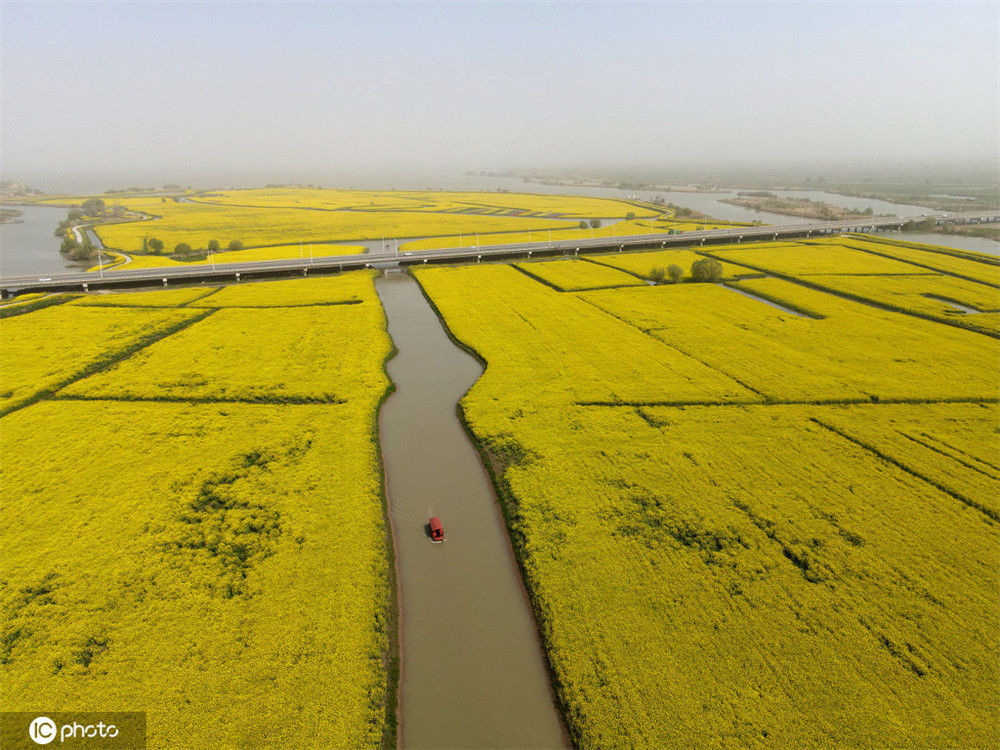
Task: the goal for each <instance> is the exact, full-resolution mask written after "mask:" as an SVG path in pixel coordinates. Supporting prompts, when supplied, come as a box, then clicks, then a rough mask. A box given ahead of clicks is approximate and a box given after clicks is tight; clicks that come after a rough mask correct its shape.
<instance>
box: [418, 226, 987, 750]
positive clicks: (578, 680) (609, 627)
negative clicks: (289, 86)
mask: <svg viewBox="0 0 1000 750" xmlns="http://www.w3.org/2000/svg"><path fill="white" fill-rule="evenodd" d="M866 242H871V243H872V244H873V245H879V243H876V242H874V241H871V240H869V241H866ZM852 244H853V241H852ZM817 248H818V249H817ZM852 249H854V248H850V247H849V246H847V245H846V241H845V240H835V239H832V238H831V239H829V240H822V241H820V242H819V243H818V244H813V243H810V244H808V245H807V244H801V243H769V246H768V247H761V246H758V245H753V246H750V245H742V246H740V247H738V248H737V247H736V246H734V247H733V249H732V250H731V251H730V250H727V249H725V248H704V249H703V250H701V251H698V254H697V256H696V257H703V256H702V253H704V254H710V255H711V256H714V257H717V258H720V259H724V260H725V259H729V258H732V260H733V261H734V262H733V264H732V266H733V268H740V269H742V271H743V274H742V276H743V277H742V278H739V276H740V275H741V274H732V275H730V274H727V276H729V278H726V277H724V278H723V280H722V284H708V283H700V284H695V283H680V284H666V285H659V286H648V285H622V286H620V287H617V288H597V287H604V286H607V285H606V284H604V281H605V278H606V277H605V276H604V273H605V271H606V270H607V265H610V264H612V263H615V262H622V260H624V259H627V260H626V261H625V262H627V263H628V264H630V265H631V268H627V269H625V270H628V271H629V272H631V273H635V274H637V275H640V276H642V275H645V273H646V272H647V271H648V269H649V268H652V267H654V266H659V267H663V266H665V265H667V264H668V263H670V262H672V261H671V257H674V258H676V259H677V260H678V261H680V260H681V258H682V257H683V256H681V253H690V254H695V253H694V251H662V252H656V253H632V254H623V255H620V256H619V255H614V256H589V260H590V261H591V263H590V265H592V266H595V270H594V275H593V280H592V283H591V284H589V285H588V284H587V283H586V280H585V279H582V280H581V275H582V274H584V272H585V271H586V267H585V266H584V265H583V263H585V261H565V262H572V263H573V267H572V269H571V270H567V271H566V272H558V271H549V270H548V268H546V267H547V266H552V267H553V268H554V267H555V266H556V265H557V264H558V263H559V262H563V261H559V262H553V263H544V264H543V263H531V264H525V267H526V268H527V269H528V270H532V269H538V268H539V267H542V270H539V271H538V272H537V273H534V275H535V276H537V277H538V278H532V277H530V276H528V275H526V274H525V273H523V272H520V271H518V270H517V269H514V268H511V267H510V266H506V265H499V264H497V265H479V266H465V267H453V268H420V269H419V270H417V271H416V272H415V274H416V277H417V279H418V281H419V282H420V284H421V285H422V286H423V288H424V291H425V293H426V294H427V296H428V298H429V299H430V300H431V302H432V303H433V304H434V305H435V307H436V308H437V310H438V311H439V313H440V314H441V316H442V319H443V321H444V322H445V323H446V325H447V326H448V328H449V330H450V332H451V333H452V335H453V336H454V337H455V338H456V339H457V340H458V341H459V342H460V343H461V344H463V345H464V346H467V347H468V348H470V349H472V350H474V351H475V352H476V353H478V354H479V355H480V357H482V358H483V359H484V360H485V361H486V363H487V368H486V372H485V373H484V375H483V377H482V378H481V379H480V380H479V381H478V382H477V383H476V385H475V386H473V388H472V389H471V390H470V392H469V393H468V394H467V395H466V396H465V398H464V399H463V401H462V404H461V407H462V414H463V415H464V418H465V419H466V421H467V423H468V425H469V427H470V429H471V431H472V433H473V435H474V436H475V438H476V440H477V441H478V442H479V444H480V446H481V447H482V449H483V450H484V453H485V455H486V457H487V459H488V461H489V464H490V466H491V470H492V472H493V474H494V477H495V479H496V482H497V485H498V490H499V493H500V495H501V502H502V506H503V510H504V514H505V517H506V520H507V523H508V527H509V530H510V533H511V537H512V540H513V543H514V546H515V550H516V552H517V555H518V558H519V561H520V564H521V566H522V570H523V572H524V575H525V581H526V585H527V587H528V590H529V592H530V595H531V598H532V602H533V605H534V608H535V612H536V616H537V618H538V621H539V627H540V630H541V633H542V638H543V642H544V645H545V648H546V651H547V653H548V656H549V661H550V664H551V665H552V669H553V679H554V683H555V686H556V691H557V694H558V696H559V700H560V703H561V705H562V708H563V711H564V715H565V717H566V720H567V724H568V726H569V729H570V733H571V735H572V737H573V740H574V742H575V744H576V745H577V746H579V747H585V748H651V749H652V748H663V747H719V748H729V747H732V748H737V747H739V748H748V747H749V748H788V747H831V748H846V747H850V748H871V749H872V750H875V749H876V748H885V747H899V748H930V747H934V748H938V747H961V748H983V749H985V748H992V747H995V746H996V745H997V744H998V743H1000V706H998V704H997V702H996V695H997V689H998V685H1000V602H998V600H997V597H996V591H997V590H998V584H1000V533H998V532H1000V527H998V523H1000V504H998V503H997V500H996V498H997V497H1000V453H998V450H1000V447H998V442H997V435H998V433H1000V406H998V401H1000V374H998V369H997V363H998V362H1000V342H998V341H997V339H996V337H995V336H993V335H990V332H989V331H976V330H971V329H966V328H962V327H958V326H956V325H952V324H950V323H949V322H947V321H945V320H932V319H928V318H927V317H924V316H922V315H918V314H917V313H920V312H921V310H918V309H916V308H914V309H913V310H907V309H905V307H904V306H903V305H900V309H898V310H887V309H885V308H884V307H880V306H878V305H877V303H878V301H879V298H880V297H879V296H876V295H877V294H878V295H883V294H890V293H892V292H891V291H890V292H876V290H877V289H878V285H877V282H878V281H879V280H884V281H886V282H887V284H889V285H891V284H895V283H898V282H897V281H894V280H899V279H904V280H909V279H919V280H920V281H921V282H922V283H923V282H926V286H921V287H919V288H920V289H921V290H923V291H921V292H920V293H924V291H926V293H931V294H937V295H940V296H941V297H949V296H952V297H953V296H956V295H959V294H960V293H961V298H962V299H972V297H973V296H974V292H973V290H975V294H981V295H989V294H990V289H991V287H990V285H989V284H988V283H984V282H969V283H971V284H973V285H976V284H978V286H971V287H968V288H967V289H965V288H964V287H963V289H964V293H962V289H959V288H958V287H956V286H955V282H956V277H954V276H950V275H949V274H948V273H946V271H947V270H948V269H947V268H945V263H950V260H949V257H950V256H947V255H944V256H942V257H943V258H944V262H942V261H941V260H939V259H938V258H937V256H938V253H936V252H933V251H930V250H928V251H926V254H927V255H928V256H933V258H932V260H929V261H928V262H927V263H926V264H924V262H923V256H920V255H916V256H914V257H915V258H916V259H917V260H916V262H917V263H921V264H923V265H927V266H934V267H935V268H940V269H941V270H940V271H935V270H933V269H930V268H917V267H915V266H914V265H912V263H910V264H909V265H907V270H906V272H905V273H906V275H904V276H897V275H896V274H897V273H898V272H899V271H898V268H897V267H896V265H895V263H904V265H906V263H905V261H907V260H909V259H907V258H902V257H900V258H895V257H893V258H888V257H887V255H888V254H889V253H892V254H895V252H896V249H895V248H894V247H890V246H888V245H887V246H886V247H885V248H881V246H880V245H879V254H873V253H861V252H857V253H855V252H850V251H851V250H852ZM883 249H884V250H885V251H886V254H885V255H883V254H882V250H883ZM814 250H816V253H815V255H813V254H811V253H812V252H813V251H814ZM909 250H912V252H914V253H919V252H920V250H919V249H914V248H909ZM675 252H677V255H674V253H675ZM757 252H760V253H765V254H766V253H772V254H774V253H776V254H777V255H775V256H774V257H769V258H768V259H767V262H774V261H776V260H780V262H781V263H782V269H783V270H782V271H781V278H762V276H764V275H765V272H761V271H760V270H759V269H756V270H755V269H749V268H747V267H746V265H738V264H737V262H738V263H740V264H742V263H746V264H750V263H749V261H747V260H746V257H745V256H743V255H741V254H743V253H746V254H750V253H757ZM644 256H646V257H644ZM654 256H655V257H654ZM955 257H956V258H957V256H955ZM689 258H690V256H688V259H689ZM756 260H757V261H758V262H757V263H753V264H750V265H755V266H759V267H764V266H766V265H767V262H765V261H764V259H762V258H761V257H758V258H757V259H756ZM963 260H964V261H967V262H969V263H978V264H980V265H982V266H983V268H982V269H973V270H976V271H980V272H981V273H982V275H983V279H984V281H985V282H988V281H989V274H990V273H991V271H990V259H988V258H985V257H984V258H982V259H979V260H977V259H975V258H964V259H963ZM890 261H892V262H890ZM686 262H687V261H686V260H685V263H686ZM597 263H602V264H605V267H604V268H603V269H602V268H600V267H597ZM794 263H801V265H799V266H795V265H789V264H794ZM678 265H684V263H681V262H678ZM800 268H801V269H805V270H803V271H799V269H800ZM685 270H687V267H686V266H685ZM730 270H732V269H730ZM816 273H819V274H823V275H830V276H831V277H832V276H833V275H838V278H852V279H854V278H863V279H865V283H866V284H869V283H870V285H871V286H870V287H869V286H865V287H856V288H855V292H856V293H857V297H858V298H846V297H844V296H842V295H841V294H838V293H837V292H836V290H834V289H832V288H831V289H830V290H829V291H825V290H822V289H817V288H816V287H815V286H812V281H813V280H814V279H815V278H816V277H815V276H813V275H811V274H816ZM797 274H801V275H797ZM767 275H770V274H767ZM976 275H977V274H974V273H971V272H966V273H964V274H963V276H965V277H973V276H976ZM754 277H756V278H754ZM566 279H572V281H571V282H567V283H566V284H565V285H560V284H555V283H554V282H555V280H566ZM966 281H968V279H964V280H963V283H964V282H966ZM937 282H940V284H939V285H937ZM724 285H732V286H733V287H734V288H726V287H725V286H724ZM979 287H982V288H981V289H980V288H979ZM888 288H889V289H890V290H894V289H896V290H898V289H899V287H896V286H889V287H888ZM559 289H564V290H571V291H559ZM737 289H740V290H743V291H744V292H748V293H750V294H751V295H753V296H745V295H744V294H740V293H737ZM575 290H581V291H575ZM865 295H872V298H871V299H867V298H866V297H865ZM772 303H777V304H779V305H782V307H783V308H784V309H782V308H779V307H776V306H775V305H774V304H772ZM987 314H988V313H987ZM968 317H970V318H972V317H978V314H969V316H968Z"/></svg>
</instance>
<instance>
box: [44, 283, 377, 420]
mask: <svg viewBox="0 0 1000 750" xmlns="http://www.w3.org/2000/svg"><path fill="white" fill-rule="evenodd" d="M206 301H207V300H206ZM382 321H383V314H382V310H381V308H379V307H376V306H375V305H372V304H357V305H332V306H315V307H295V308H281V307H270V308H261V309H255V310H247V309H223V310H218V311H216V312H214V313H212V314H211V315H209V317H207V318H205V319H204V320H201V321H199V322H198V323H195V324H194V325H192V326H190V327H189V328H187V329H186V330H184V331H182V332H180V333H177V334H174V335H173V336H170V337H168V338H166V339H164V340H162V341H159V342H157V343H155V344H153V345H151V346H148V347H146V348H145V349H143V350H142V351H140V352H138V353H137V354H135V355H133V356H132V357H129V358H128V359H127V360H125V361H123V362H121V363H120V364H117V365H115V366H113V367H111V368H109V369H107V370H104V371H102V372H100V373H98V374H97V375H94V376H92V377H89V378H84V379H83V380H79V381H77V382H76V383H73V384H72V385H70V386H69V387H67V388H66V389H65V390H64V391H63V393H64V394H65V395H69V396H77V397H86V398H115V399H126V400H132V399H154V400H155V399H188V398H192V399H213V400H215V399H218V400H224V401H225V400H238V401H272V402H283V401H292V402H295V401H327V402H337V401H342V400H346V399H350V398H362V399H364V400H373V398H374V400H377V395H376V396H374V397H373V395H372V394H373V392H375V393H376V394H380V393H381V392H382V391H383V390H384V389H385V383H384V382H383V380H382V379H381V378H372V375H371V374H372V372H375V371H377V370H378V368H379V366H380V364H381V362H382V360H383V359H384V358H385V356H386V354H387V353H388V345H387V344H386V343H385V341H384V337H383V336H381V335H380V334H379V328H380V325H381V323H382ZM380 343H381V345H380Z"/></svg>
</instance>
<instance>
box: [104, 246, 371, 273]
mask: <svg viewBox="0 0 1000 750" xmlns="http://www.w3.org/2000/svg"><path fill="white" fill-rule="evenodd" d="M364 250H365V247H364V245H326V244H314V245H312V257H315V258H319V257H322V256H324V255H355V254H357V253H361V252H364ZM309 257H310V245H309V243H306V244H304V245H298V244H296V245H272V246H268V247H254V248H250V249H249V250H226V251H224V252H220V253H216V254H215V255H214V256H213V258H214V263H215V264H216V265H220V264H222V263H252V262H255V261H259V260H296V259H298V258H309ZM131 258H132V260H131V261H130V262H129V263H126V264H124V265H122V266H120V268H121V269H122V270H126V271H129V270H135V269H136V268H161V267H164V266H174V267H180V266H207V265H210V264H211V263H213V259H210V258H207V257H206V258H205V259H204V260H192V261H180V260H174V259H173V258H168V257H166V256H164V255H133V256H131Z"/></svg>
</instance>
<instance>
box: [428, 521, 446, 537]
mask: <svg viewBox="0 0 1000 750" xmlns="http://www.w3.org/2000/svg"><path fill="white" fill-rule="evenodd" d="M430 527H431V539H433V540H435V541H438V540H441V541H443V540H444V526H442V525H441V519H440V518H438V517H437V516H434V517H433V518H432V519H431V522H430Z"/></svg>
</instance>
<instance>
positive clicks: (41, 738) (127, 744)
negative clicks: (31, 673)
mask: <svg viewBox="0 0 1000 750" xmlns="http://www.w3.org/2000/svg"><path fill="white" fill-rule="evenodd" d="M46 745H47V746H49V747H51V748H59V750H144V748H145V747H146V714H145V712H144V711H46V712H45V713H35V712H34V711H32V712H28V711H0V748H2V750H32V748H35V750H37V748H38V747H39V746H46Z"/></svg>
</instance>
